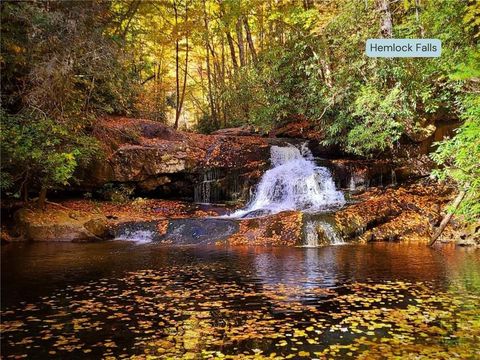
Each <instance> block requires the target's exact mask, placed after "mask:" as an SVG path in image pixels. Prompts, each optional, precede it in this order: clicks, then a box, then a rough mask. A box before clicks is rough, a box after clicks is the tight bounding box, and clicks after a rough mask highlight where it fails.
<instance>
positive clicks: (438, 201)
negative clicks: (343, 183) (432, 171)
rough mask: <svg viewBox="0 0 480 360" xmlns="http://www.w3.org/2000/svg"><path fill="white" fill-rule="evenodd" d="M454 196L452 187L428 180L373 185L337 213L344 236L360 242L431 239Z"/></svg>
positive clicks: (337, 224) (337, 225) (339, 227)
mask: <svg viewBox="0 0 480 360" xmlns="http://www.w3.org/2000/svg"><path fill="white" fill-rule="evenodd" d="M451 198H452V190H451V189H450V188H448V187H446V186H440V185H434V184H430V183H427V182H425V183H422V182H419V183H415V184H412V185H409V186H406V187H400V188H390V189H372V190H370V191H367V192H365V193H363V194H362V195H360V196H359V197H357V198H356V200H357V201H358V202H357V203H355V204H352V205H350V206H347V207H346V208H344V209H342V210H340V211H338V212H337V213H336V214H335V222H336V227H337V229H338V230H339V231H340V233H341V234H342V236H343V237H345V238H347V239H351V240H355V241H359V242H371V241H408V242H410V241H415V242H423V243H427V242H428V241H429V239H430V236H431V234H432V231H433V229H434V227H435V226H438V224H439V223H440V221H441V219H442V209H443V208H444V206H445V205H446V204H447V203H448V201H450V200H451Z"/></svg>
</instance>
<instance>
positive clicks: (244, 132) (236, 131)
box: [212, 126, 257, 136]
mask: <svg viewBox="0 0 480 360" xmlns="http://www.w3.org/2000/svg"><path fill="white" fill-rule="evenodd" d="M212 135H223V136H251V135H257V134H256V133H255V129H254V128H253V126H239V127H234V128H226V129H220V130H217V131H214V132H212Z"/></svg>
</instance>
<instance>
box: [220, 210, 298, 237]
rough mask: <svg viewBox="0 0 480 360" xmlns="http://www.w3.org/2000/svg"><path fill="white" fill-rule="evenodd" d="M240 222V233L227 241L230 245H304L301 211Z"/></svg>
mask: <svg viewBox="0 0 480 360" xmlns="http://www.w3.org/2000/svg"><path fill="white" fill-rule="evenodd" d="M238 222H239V226H238V232H237V233H235V234H234V235H232V236H230V237H229V238H228V239H227V242H228V244H230V245H250V246H298V245H302V231H303V213H301V212H299V211H285V212H281V213H278V214H274V215H268V216H265V217H261V218H251V219H242V220H239V221H238Z"/></svg>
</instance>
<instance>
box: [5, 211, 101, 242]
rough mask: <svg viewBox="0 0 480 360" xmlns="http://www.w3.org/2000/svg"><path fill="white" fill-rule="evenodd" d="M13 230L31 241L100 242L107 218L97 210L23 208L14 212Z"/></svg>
mask: <svg viewBox="0 0 480 360" xmlns="http://www.w3.org/2000/svg"><path fill="white" fill-rule="evenodd" d="M14 219H15V231H16V232H17V233H18V235H19V236H20V237H21V238H22V239H24V240H31V241H73V242H77V241H79V242H82V241H99V240H102V239H104V238H106V237H108V225H107V219H106V217H105V216H104V215H102V214H100V213H85V212H76V211H66V210H58V209H54V210H52V209H47V210H45V211H42V210H37V209H28V208H23V209H20V210H18V211H17V212H16V213H15V215H14Z"/></svg>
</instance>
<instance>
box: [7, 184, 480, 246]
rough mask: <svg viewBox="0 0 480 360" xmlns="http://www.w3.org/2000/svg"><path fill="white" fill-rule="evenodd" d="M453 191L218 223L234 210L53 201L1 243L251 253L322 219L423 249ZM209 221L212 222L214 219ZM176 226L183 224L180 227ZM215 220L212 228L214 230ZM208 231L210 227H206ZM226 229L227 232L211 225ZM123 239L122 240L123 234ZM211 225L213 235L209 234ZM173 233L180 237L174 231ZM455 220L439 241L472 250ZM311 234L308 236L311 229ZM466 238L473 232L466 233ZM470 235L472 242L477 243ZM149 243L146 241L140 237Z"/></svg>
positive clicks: (365, 196) (364, 196) (394, 194)
mask: <svg viewBox="0 0 480 360" xmlns="http://www.w3.org/2000/svg"><path fill="white" fill-rule="evenodd" d="M454 195H455V194H454V192H453V190H452V188H450V187H448V186H445V185H439V184H437V183H435V182H432V181H429V180H423V181H418V182H414V183H412V184H409V185H403V186H397V187H388V188H371V189H368V190H366V191H364V192H360V193H357V194H352V195H351V196H350V200H349V202H348V203H347V204H346V205H345V206H344V207H342V208H341V209H339V210H338V211H335V212H333V213H326V214H325V213H320V214H317V215H315V214H313V215H308V214H307V215H308V216H305V214H304V213H302V212H300V211H287V212H281V213H279V214H274V215H268V216H265V217H261V218H253V219H230V218H223V216H224V215H228V214H230V213H232V212H234V210H235V208H236V207H238V205H237V206H225V205H201V204H193V203H189V202H182V201H173V200H158V199H145V198H136V199H133V200H129V201H126V202H122V203H118V202H112V201H100V200H90V199H69V200H60V201H58V202H56V203H49V204H47V206H46V208H45V209H44V210H40V209H37V208H36V207H35V206H30V207H27V208H24V209H21V210H19V211H17V212H16V213H15V215H14V216H13V222H11V223H10V227H9V228H8V231H7V229H4V233H8V236H6V240H7V241H9V242H11V241H22V240H23V241H54V242H55V241H76V242H84V241H101V240H108V239H113V238H115V237H124V238H125V236H127V237H128V236H130V237H133V238H132V240H135V239H134V237H135V232H136V233H137V235H138V232H141V231H150V232H154V233H155V234H154V235H153V234H150V240H152V239H153V238H155V239H157V240H158V239H161V240H162V241H164V242H168V243H172V242H173V243H175V241H179V242H180V243H182V244H185V243H188V242H189V241H190V242H191V243H198V241H196V240H195V239H194V238H192V237H191V236H192V234H193V233H194V232H195V231H197V232H206V231H207V232H209V233H210V234H211V235H212V236H211V241H210V242H209V243H217V244H222V243H230V244H232V245H233V244H235V245H252V246H254V245H255V246H301V245H303V244H305V236H307V234H306V230H307V229H306V225H307V224H308V223H311V222H312V220H313V221H314V220H318V219H320V220H324V219H325V218H328V219H327V220H328V222H329V223H330V224H332V225H333V226H334V228H335V229H336V231H337V232H338V234H339V235H340V236H341V237H342V238H343V239H344V240H345V241H346V242H352V243H367V242H378V241H387V242H408V243H421V244H426V243H428V241H429V239H430V237H431V235H432V233H433V231H434V229H435V228H436V227H437V226H438V224H439V223H440V221H441V219H442V217H443V216H444V210H445V207H446V205H447V204H448V203H449V202H450V201H451V200H452V199H453V197H454ZM215 219H216V220H215ZM180 220H182V221H180ZM215 221H216V223H215ZM212 224H213V225H212ZM219 224H220V225H228V224H232V226H233V227H234V229H233V230H229V231H227V232H225V233H222V231H226V230H225V227H222V226H220V227H219V228H218V229H215V226H217V227H218V226H219ZM126 226H127V227H128V229H129V232H130V234H129V235H128V234H127V235H126V234H125V227H126ZM212 226H213V228H212ZM179 227H181V228H182V229H183V230H182V231H183V232H182V231H180V230H179ZM314 229H315V230H314V231H316V232H317V234H316V236H317V237H319V238H320V239H319V244H318V245H325V244H328V243H329V240H328V239H325V234H324V233H323V231H324V230H323V229H322V227H321V226H316V227H314ZM467 230H468V229H465V228H464V227H462V223H461V222H459V221H456V220H454V221H452V222H451V223H450V224H449V225H448V226H447V228H446V229H445V231H444V233H443V235H442V238H441V239H440V241H441V242H456V241H457V242H458V243H459V244H464V245H475V244H477V241H478V234H477V235H475V233H474V231H475V230H473V233H468V232H467ZM310 231H311V229H310ZM470 231H472V230H470ZM476 236H477V237H476ZM147 237H148V235H147Z"/></svg>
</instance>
